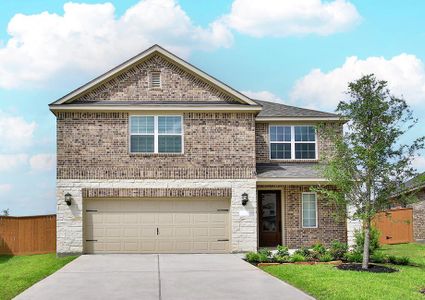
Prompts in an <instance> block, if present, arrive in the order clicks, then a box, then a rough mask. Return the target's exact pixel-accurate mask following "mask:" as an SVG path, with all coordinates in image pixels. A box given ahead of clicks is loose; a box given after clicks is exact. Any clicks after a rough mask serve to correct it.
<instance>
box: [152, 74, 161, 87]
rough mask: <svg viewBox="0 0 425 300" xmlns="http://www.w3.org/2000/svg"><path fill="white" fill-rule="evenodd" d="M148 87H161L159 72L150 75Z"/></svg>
mask: <svg viewBox="0 0 425 300" xmlns="http://www.w3.org/2000/svg"><path fill="white" fill-rule="evenodd" d="M150 75H151V76H150V86H151V87H152V88H160V87H161V72H152V73H151V74H150Z"/></svg>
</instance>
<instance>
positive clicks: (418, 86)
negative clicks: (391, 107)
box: [290, 53, 425, 110]
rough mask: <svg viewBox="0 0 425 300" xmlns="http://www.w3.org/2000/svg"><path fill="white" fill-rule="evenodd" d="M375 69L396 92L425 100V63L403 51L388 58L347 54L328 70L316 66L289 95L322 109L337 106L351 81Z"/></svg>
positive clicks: (414, 101)
mask: <svg viewBox="0 0 425 300" xmlns="http://www.w3.org/2000/svg"><path fill="white" fill-rule="evenodd" d="M370 73H374V74H375V75H376V77H377V78H378V79H380V80H386V81H388V87H389V89H390V90H391V92H392V93H393V94H394V95H396V96H403V97H404V98H405V99H406V101H407V102H408V103H409V104H410V105H417V104H421V103H423V101H424V100H425V67H424V64H423V62H422V61H421V60H420V59H419V58H417V57H416V56H415V55H409V54H404V53H403V54H400V55H397V56H394V57H392V58H391V59H385V58H384V57H369V58H367V59H364V60H362V59H359V58H358V57H356V56H351V57H348V58H347V59H346V60H345V63H344V64H343V65H342V66H341V67H338V68H335V69H333V70H331V71H329V72H323V71H322V70H320V69H314V70H312V71H311V72H310V73H308V74H307V75H306V76H304V77H303V78H301V79H300V80H298V81H297V82H296V84H295V86H294V87H293V89H292V91H291V95H290V100H291V102H292V103H300V102H301V103H302V104H303V105H308V106H313V107H316V108H320V109H332V110H333V109H335V108H336V105H337V104H338V103H339V101H341V100H346V96H345V94H344V92H345V91H347V88H348V82H351V81H353V80H356V79H358V78H360V77H361V76H362V75H366V74H370Z"/></svg>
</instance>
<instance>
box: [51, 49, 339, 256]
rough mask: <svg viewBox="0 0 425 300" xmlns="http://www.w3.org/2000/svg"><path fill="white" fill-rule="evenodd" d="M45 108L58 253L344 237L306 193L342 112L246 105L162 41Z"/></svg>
mask: <svg viewBox="0 0 425 300" xmlns="http://www.w3.org/2000/svg"><path fill="white" fill-rule="evenodd" d="M49 107H50V110H51V111H52V112H53V113H54V114H55V116H56V118H57V252H58V254H68V253H149V252H151V253H152V252H158V253H161V252H162V253H163V252H168V253H226V252H239V251H250V250H255V249H257V248H258V247H263V246H268V247H273V246H276V245H278V244H284V245H287V246H289V247H290V248H297V247H300V246H303V245H311V244H312V243H314V242H318V241H321V242H324V243H329V242H330V241H332V240H340V241H346V236H347V234H346V222H345V220H341V219H335V218H334V216H333V213H334V212H335V208H334V207H333V206H332V205H331V204H330V203H328V202H327V201H325V200H324V199H320V197H318V196H317V195H316V194H315V193H312V192H311V191H310V187H311V186H312V185H316V184H319V183H325V180H324V178H322V176H321V175H320V172H319V171H318V169H317V168H316V167H317V164H318V162H319V160H320V158H321V157H323V155H324V154H326V153H329V151H331V150H332V145H331V144H330V143H329V141H326V140H324V139H323V138H322V137H321V133H320V131H318V130H317V128H316V127H315V126H316V125H317V124H319V123H325V124H327V125H328V126H333V127H334V128H336V130H341V129H342V123H341V122H340V121H339V118H338V116H337V115H335V114H331V113H325V112H319V111H313V110H308V109H302V108H297V107H293V106H287V105H283V104H278V103H271V102H266V101H257V100H253V99H250V98H248V97H246V96H245V95H243V94H241V93H240V92H238V91H236V90H234V89H232V88H231V87H229V86H227V85H225V84H223V83H222V82H220V81H218V80H217V79H215V78H213V77H211V76H209V75H208V74H206V73H204V72H202V71H200V70H199V69H197V68H195V67H194V66H192V65H190V64H189V63H187V62H185V61H183V60H182V59H180V58H178V57H176V56H175V55H173V54H172V53H170V52H168V51H166V50H164V49H163V48H161V47H159V46H156V45H155V46H153V47H151V48H149V49H148V50H146V51H144V52H143V53H141V54H139V55H137V56H136V57H134V58H132V59H130V60H128V61H126V62H124V63H123V64H121V65H119V66H118V67H116V68H114V69H112V70H110V71H109V72H107V73H105V74H104V75H102V76H100V77H98V78H96V79H94V80H93V81H91V82H89V83H87V84H86V85H84V86H82V87H80V88H78V89H76V90H75V91H73V92H71V93H70V94H68V95H66V96H64V97H63V98H61V99H59V100H57V101H55V102H54V103H52V104H51V105H50V106H49Z"/></svg>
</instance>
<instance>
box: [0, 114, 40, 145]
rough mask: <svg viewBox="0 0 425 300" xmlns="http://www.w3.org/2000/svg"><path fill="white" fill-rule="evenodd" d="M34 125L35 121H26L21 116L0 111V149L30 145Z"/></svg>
mask: <svg viewBox="0 0 425 300" xmlns="http://www.w3.org/2000/svg"><path fill="white" fill-rule="evenodd" d="M36 127H37V126H36V123H35V122H27V121H25V120H24V119H23V118H22V117H18V116H11V115H9V114H6V113H3V112H1V111H0V141H1V144H0V151H8V150H16V149H20V148H23V147H27V146H29V145H31V144H32V142H33V135H34V130H35V128H36Z"/></svg>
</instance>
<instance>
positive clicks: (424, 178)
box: [403, 172, 425, 191]
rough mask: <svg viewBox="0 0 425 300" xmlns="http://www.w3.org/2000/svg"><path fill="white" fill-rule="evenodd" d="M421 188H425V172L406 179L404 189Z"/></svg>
mask: <svg viewBox="0 0 425 300" xmlns="http://www.w3.org/2000/svg"><path fill="white" fill-rule="evenodd" d="M420 188H425V172H424V173H421V174H419V175H417V176H415V177H413V178H411V179H410V180H408V181H406V182H405V183H404V185H403V190H404V191H406V190H408V191H413V190H417V189H420Z"/></svg>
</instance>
